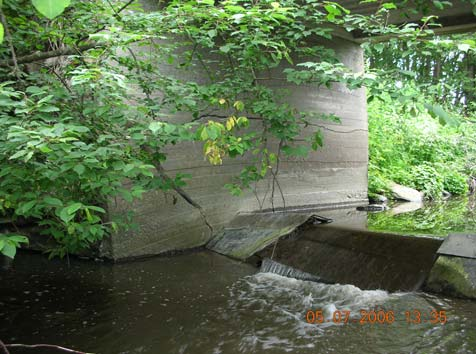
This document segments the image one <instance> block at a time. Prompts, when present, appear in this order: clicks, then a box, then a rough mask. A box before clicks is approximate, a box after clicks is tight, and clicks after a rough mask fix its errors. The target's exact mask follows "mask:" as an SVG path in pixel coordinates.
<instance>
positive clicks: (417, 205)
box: [390, 202, 423, 215]
mask: <svg viewBox="0 0 476 354" xmlns="http://www.w3.org/2000/svg"><path fill="white" fill-rule="evenodd" d="M421 208H423V202H405V203H399V204H397V205H396V206H394V207H393V208H392V209H391V210H390V214H391V215H398V214H404V213H411V212H412V211H415V210H418V209H421Z"/></svg>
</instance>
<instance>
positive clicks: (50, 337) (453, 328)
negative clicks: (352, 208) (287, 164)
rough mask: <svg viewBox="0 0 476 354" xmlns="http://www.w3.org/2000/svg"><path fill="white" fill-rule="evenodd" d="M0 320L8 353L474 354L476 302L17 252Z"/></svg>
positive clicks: (224, 262) (210, 260) (169, 264)
mask: <svg viewBox="0 0 476 354" xmlns="http://www.w3.org/2000/svg"><path fill="white" fill-rule="evenodd" d="M310 310H311V313H309V311H310ZM315 311H322V312H319V314H318V315H319V316H321V315H322V317H319V319H320V320H321V321H322V322H320V323H309V322H316V321H315V319H313V318H312V316H314V315H315V314H316V312H315ZM407 311H409V312H410V313H409V314H405V313H406V312H407ZM414 311H416V312H414ZM432 311H433V312H432ZM374 313H375V314H379V313H380V314H387V319H385V318H384V316H380V317H379V319H378V320H376V317H374V315H373V314H374ZM417 313H418V314H420V321H417V320H416V315H417ZM435 313H436V314H439V315H438V316H439V317H438V318H437V319H436V320H437V321H433V317H432V316H433V315H434V314H435ZM389 314H391V316H388V315H389ZM310 315H312V316H310ZM408 315H409V316H408ZM440 315H441V316H440ZM443 315H444V318H443ZM345 316H347V320H346V323H344V317H345ZM392 318H393V321H391V320H392ZM0 319H1V326H0V339H1V340H2V341H4V342H5V343H23V344H38V343H50V344H56V345H61V346H66V347H70V348H74V349H77V350H82V351H88V352H93V353H104V354H108V353H114V354H116V353H193V354H202V353H204V354H205V353H210V354H219V353H223V354H226V353H230V354H234V353H289V352H293V353H474V352H475V351H476V302H473V301H468V300H461V299H450V298H445V297H441V296H435V295H431V294H426V293H388V292H386V291H383V290H378V289H376V290H366V291H364V290H360V289H359V288H357V287H354V286H352V285H339V284H333V285H327V284H321V283H315V282H308V281H302V280H296V279H293V278H286V277H282V276H279V275H276V274H272V273H259V272H258V270H257V269H256V268H254V267H252V266H250V265H248V264H245V263H241V262H236V261H233V260H231V259H228V258H226V257H223V256H220V255H217V254H214V253H211V252H206V251H203V252H195V253H189V254H185V255H181V256H175V257H155V258H150V259H146V260H142V261H135V262H130V263H127V264H126V263H124V264H116V265H112V264H108V263H93V262H87V261H81V260H75V259H73V260H71V264H70V265H69V266H68V264H67V263H66V261H61V260H53V261H48V260H47V259H46V258H45V257H43V256H41V255H35V254H24V253H20V254H19V255H18V256H17V258H16V259H15V261H14V263H13V266H12V268H11V269H10V271H8V272H5V271H3V272H0ZM337 320H339V321H337ZM11 353H12V354H15V353H58V352H57V351H47V350H32V349H29V350H26V349H25V350H20V349H15V350H13V349H11Z"/></svg>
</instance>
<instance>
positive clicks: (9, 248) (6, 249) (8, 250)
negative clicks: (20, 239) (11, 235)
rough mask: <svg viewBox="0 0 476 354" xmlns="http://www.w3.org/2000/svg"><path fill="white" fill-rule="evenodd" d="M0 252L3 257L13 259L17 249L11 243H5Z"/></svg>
mask: <svg viewBox="0 0 476 354" xmlns="http://www.w3.org/2000/svg"><path fill="white" fill-rule="evenodd" d="M0 252H2V253H3V254H4V255H5V256H7V257H9V258H11V259H13V258H15V255H16V254H17V248H16V247H15V246H14V245H13V244H12V243H10V242H6V243H5V245H4V246H3V248H2V249H1V250H0Z"/></svg>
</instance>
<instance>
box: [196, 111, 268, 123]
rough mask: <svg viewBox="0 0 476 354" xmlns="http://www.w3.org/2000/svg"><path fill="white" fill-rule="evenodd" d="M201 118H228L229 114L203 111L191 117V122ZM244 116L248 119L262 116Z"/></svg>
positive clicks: (258, 118)
mask: <svg viewBox="0 0 476 354" xmlns="http://www.w3.org/2000/svg"><path fill="white" fill-rule="evenodd" d="M202 118H218V119H228V118H230V116H229V115H220V114H211V113H204V114H201V115H199V116H198V117H196V118H193V119H192V122H196V121H199V120H200V119H202ZM246 118H247V119H249V120H263V118H261V117H249V116H246Z"/></svg>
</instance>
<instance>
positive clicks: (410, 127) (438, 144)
mask: <svg viewBox="0 0 476 354" xmlns="http://www.w3.org/2000/svg"><path fill="white" fill-rule="evenodd" d="M406 90H412V88H411V87H409V86H407V88H406ZM413 90H416V89H414V88H413ZM408 95H409V93H408V92H407V96H408ZM382 97H383V99H384V100H383V101H380V100H376V101H373V102H371V103H370V104H369V155H370V160H369V192H370V193H379V194H382V193H383V194H385V193H387V192H388V190H387V186H388V185H389V182H390V181H394V182H397V183H400V184H403V185H406V186H409V187H413V188H415V189H417V190H419V191H422V192H424V194H425V196H426V197H427V198H430V199H439V198H441V196H442V194H443V191H447V192H450V193H451V194H454V195H464V194H466V193H467V192H468V183H467V180H468V178H469V177H470V176H474V173H475V170H474V166H472V164H471V163H469V160H470V159H471V158H472V156H474V155H473V154H474V149H475V148H476V147H475V142H474V140H473V139H472V136H474V133H475V129H476V128H475V127H474V126H473V125H472V124H471V123H462V124H461V125H459V126H457V127H455V126H452V125H448V124H441V123H440V122H438V121H435V120H434V119H433V118H432V117H431V116H430V115H429V114H426V113H424V111H423V110H414V107H420V109H424V107H425V105H424V104H423V105H422V104H421V103H420V102H421V101H424V100H425V97H424V96H422V95H420V98H418V99H415V101H414V102H413V107H409V106H408V104H407V102H405V101H404V102H403V103H398V102H395V101H391V100H389V99H388V96H385V95H384V96H382ZM415 97H418V93H417V92H415ZM391 105H393V106H391ZM463 132H464V133H463Z"/></svg>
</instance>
